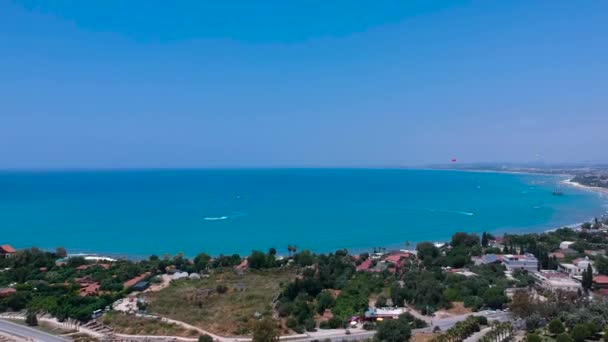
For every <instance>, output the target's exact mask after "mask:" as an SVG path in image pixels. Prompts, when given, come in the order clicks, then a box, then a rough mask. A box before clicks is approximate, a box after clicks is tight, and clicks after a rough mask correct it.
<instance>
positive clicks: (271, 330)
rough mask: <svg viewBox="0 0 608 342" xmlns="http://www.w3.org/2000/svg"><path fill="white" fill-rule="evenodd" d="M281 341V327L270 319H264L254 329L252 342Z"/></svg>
mask: <svg viewBox="0 0 608 342" xmlns="http://www.w3.org/2000/svg"><path fill="white" fill-rule="evenodd" d="M278 340H279V325H278V323H277V322H276V321H275V320H274V319H272V318H270V317H264V318H263V319H261V320H259V321H257V322H256V323H255V325H254V327H253V338H252V342H276V341H278Z"/></svg>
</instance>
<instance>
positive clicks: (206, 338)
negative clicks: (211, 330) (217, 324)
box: [198, 334, 213, 342]
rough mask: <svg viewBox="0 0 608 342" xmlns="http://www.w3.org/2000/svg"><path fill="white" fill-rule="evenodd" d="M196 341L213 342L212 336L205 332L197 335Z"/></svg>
mask: <svg viewBox="0 0 608 342" xmlns="http://www.w3.org/2000/svg"><path fill="white" fill-rule="evenodd" d="M198 342H213V337H211V336H209V335H207V334H204V335H201V336H199V338H198Z"/></svg>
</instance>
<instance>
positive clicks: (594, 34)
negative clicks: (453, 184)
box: [0, 0, 608, 168]
mask: <svg viewBox="0 0 608 342" xmlns="http://www.w3.org/2000/svg"><path fill="white" fill-rule="evenodd" d="M607 105H608V1H605V0H595V1H593V0H590V1H571V0H568V1H562V0H545V1H523V0H522V1H517V0H513V1H503V0H500V1H493V0H479V1H405V0H399V1H357V0H344V1H339V0H336V1H327V0H320V1H316V0H307V1H295V0H294V1H251V0H246V1H228V0H227V1H202V0H192V1H187V0H184V1H175V2H167V1H155V0H145V1H135V0H130V1H124V0H88V1H81V0H73V1H61V0H56V1H9V0H0V168H74V167H76V168H80V167H82V168H100V167H103V168H113V167H116V168H122V167H220V166H244V167H250V166H397V165H420V164H426V163H442V162H448V161H449V159H450V158H451V157H452V156H456V157H458V158H459V160H460V161H462V162H486V161H515V162H518V161H519V162H526V161H533V160H535V159H536V158H537V154H538V155H540V158H541V159H542V160H544V161H547V162H562V161H566V162H572V161H595V162H607V161H608V152H607V150H606V146H608V106H607Z"/></svg>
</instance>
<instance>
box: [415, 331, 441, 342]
mask: <svg viewBox="0 0 608 342" xmlns="http://www.w3.org/2000/svg"><path fill="white" fill-rule="evenodd" d="M437 335H438V334H434V333H430V332H423V333H417V334H414V335H413V336H412V337H411V338H410V341H411V342H430V341H432V340H433V339H434V338H435V337H437Z"/></svg>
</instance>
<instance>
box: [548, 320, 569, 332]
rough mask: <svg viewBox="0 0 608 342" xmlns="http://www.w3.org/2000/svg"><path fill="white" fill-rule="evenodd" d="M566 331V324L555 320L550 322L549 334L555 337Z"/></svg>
mask: <svg viewBox="0 0 608 342" xmlns="http://www.w3.org/2000/svg"><path fill="white" fill-rule="evenodd" d="M565 330H566V329H565V328H564V323H562V321H560V320H559V319H554V320H552V321H551V322H549V332H550V333H552V334H553V335H559V334H561V333H563V332H564V331H565Z"/></svg>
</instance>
